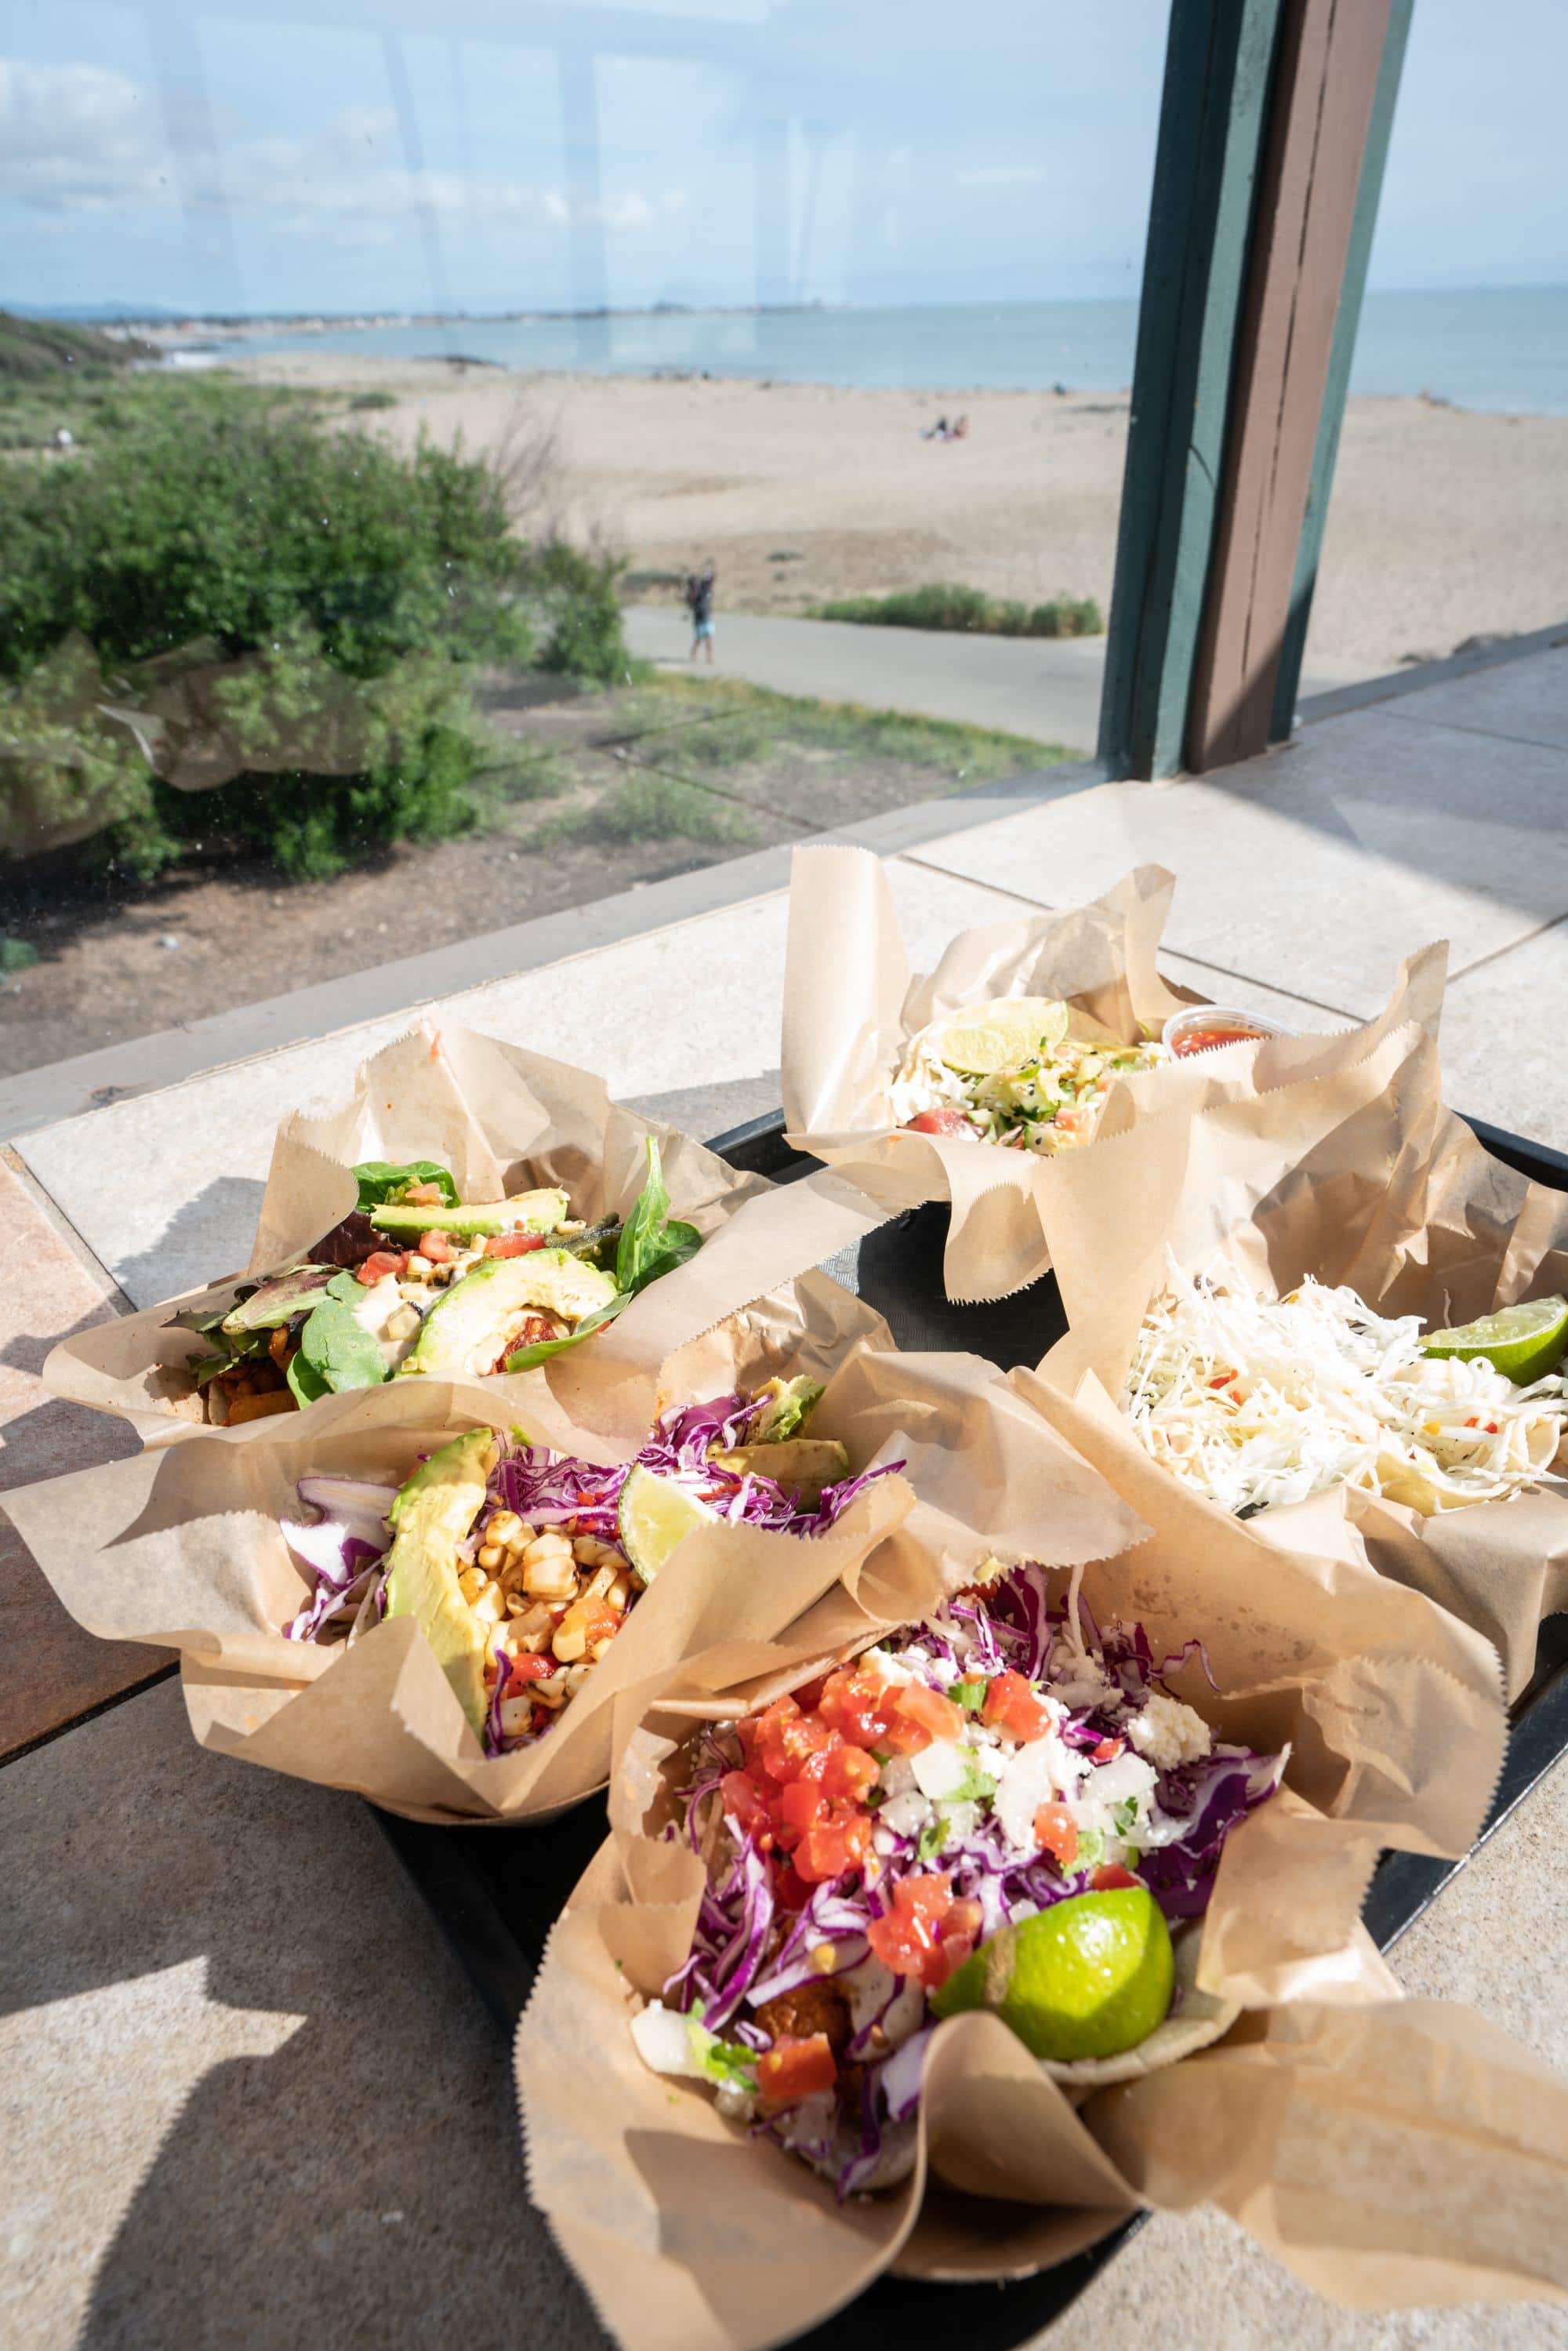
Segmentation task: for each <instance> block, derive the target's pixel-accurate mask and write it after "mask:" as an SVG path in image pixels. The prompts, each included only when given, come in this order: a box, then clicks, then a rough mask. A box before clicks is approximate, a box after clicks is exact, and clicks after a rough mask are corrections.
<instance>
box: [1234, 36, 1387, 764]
mask: <svg viewBox="0 0 1568 2351" xmlns="http://www.w3.org/2000/svg"><path fill="white" fill-rule="evenodd" d="M1414 7H1415V0H1393V6H1392V8H1391V9H1390V11H1389V17H1388V38H1387V40H1386V42H1385V46H1384V51H1383V63H1382V66H1381V67H1380V68H1379V70H1378V76H1377V94H1376V96H1375V99H1373V102H1372V120H1371V122H1370V124H1369V125H1368V127H1367V133H1366V149H1365V152H1364V156H1363V158H1362V165H1361V179H1360V182H1359V183H1358V185H1357V188H1356V196H1355V218H1354V223H1353V224H1352V226H1351V232H1350V248H1349V251H1348V252H1347V254H1346V256H1345V265H1344V278H1343V284H1342V286H1341V287H1340V298H1339V316H1338V318H1337V319H1335V321H1334V338H1333V352H1332V354H1331V355H1330V359H1329V371H1328V379H1327V381H1326V383H1325V384H1324V387H1323V406H1322V416H1321V418H1320V419H1319V422H1318V439H1317V446H1316V448H1315V450H1314V451H1313V454H1312V487H1311V489H1310V490H1309V491H1308V493H1307V512H1306V519H1305V521H1304V522H1303V523H1302V525H1301V543H1300V545H1299V547H1298V548H1297V550H1296V575H1295V579H1294V581H1293V583H1292V585H1291V616H1290V620H1289V621H1288V622H1287V623H1286V628H1285V642H1284V651H1283V653H1281V658H1280V674H1279V677H1278V679H1277V681H1276V683H1275V687H1274V707H1273V711H1272V714H1271V716H1270V722H1269V739H1270V742H1273V743H1282V742H1284V741H1285V740H1286V738H1287V737H1288V736H1289V735H1290V732H1291V726H1292V725H1293V724H1294V721H1295V716H1296V695H1297V692H1298V690H1299V688H1300V685H1301V655H1302V653H1303V651H1304V649H1305V646H1306V642H1307V624H1308V622H1310V621H1311V619H1312V595H1313V591H1314V590H1315V589H1316V587H1317V584H1318V559H1319V558H1320V556H1321V555H1322V545H1323V525H1324V524H1325V522H1326V521H1327V519H1328V507H1329V494H1330V492H1331V491H1332V489H1333V475H1334V465H1335V462H1336V460H1337V458H1338V456H1339V434H1340V426H1341V425H1342V424H1343V422H1344V403H1345V394H1346V392H1347V391H1348V390H1349V386H1350V369H1351V361H1352V360H1353V359H1354V356H1355V338H1356V330H1357V329H1358V328H1359V327H1360V324H1361V298H1362V296H1363V295H1364V292H1365V290H1366V264H1367V259H1368V256H1369V255H1370V254H1371V251H1372V233H1373V230H1374V229H1375V227H1376V225H1377V204H1378V199H1379V197H1380V196H1381V195H1382V193H1383V167H1384V165H1385V163H1386V162H1387V161H1388V137H1389V132H1390V130H1391V128H1392V126H1393V122H1394V107H1395V101H1396V99H1397V98H1398V95H1399V77H1400V74H1401V72H1402V71H1403V69H1404V65H1405V45H1406V41H1407V39H1408V37H1409V33H1410V18H1411V15H1412V13H1413V10H1414Z"/></svg>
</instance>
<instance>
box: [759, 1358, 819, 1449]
mask: <svg viewBox="0 0 1568 2351" xmlns="http://www.w3.org/2000/svg"><path fill="white" fill-rule="evenodd" d="M821 1393H822V1383H821V1380H813V1379H810V1378H808V1376H807V1375H806V1374H805V1373H804V1372H799V1373H797V1374H796V1375H795V1377H794V1378H793V1379H792V1380H764V1381H763V1383H762V1385H761V1386H760V1387H759V1388H758V1391H757V1393H756V1395H754V1396H753V1397H752V1399H751V1402H752V1415H751V1435H750V1437H749V1439H748V1440H747V1441H748V1442H749V1443H750V1444H752V1445H781V1444H782V1443H783V1441H784V1439H785V1438H786V1437H799V1436H800V1432H801V1430H802V1429H803V1428H804V1427H805V1426H806V1423H807V1422H808V1421H809V1420H810V1417H811V1415H812V1414H813V1413H814V1412H815V1411H816V1409H817V1402H818V1399H819V1397H820V1396H821Z"/></svg>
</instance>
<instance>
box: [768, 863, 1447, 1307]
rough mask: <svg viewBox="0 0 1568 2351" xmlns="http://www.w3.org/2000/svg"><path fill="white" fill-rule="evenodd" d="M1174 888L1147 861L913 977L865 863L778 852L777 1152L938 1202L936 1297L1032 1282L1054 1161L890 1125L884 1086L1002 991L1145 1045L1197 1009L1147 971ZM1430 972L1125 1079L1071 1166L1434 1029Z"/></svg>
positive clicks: (973, 942) (913, 1198)
mask: <svg viewBox="0 0 1568 2351" xmlns="http://www.w3.org/2000/svg"><path fill="white" fill-rule="evenodd" d="M1175 886H1176V885H1175V881H1174V878H1173V876H1172V875H1171V874H1169V873H1167V872H1166V871H1165V870H1164V869H1163V868H1162V867H1160V866H1157V865H1145V866H1139V867H1138V868H1137V869H1136V870H1135V871H1134V872H1131V873H1128V874H1126V875H1125V876H1124V878H1123V880H1122V881H1120V882H1119V883H1117V884H1116V886H1115V887H1114V889H1113V890H1110V891H1108V892H1107V893H1106V894H1105V896H1104V897H1103V898H1100V899H1096V900H1095V901H1094V903H1093V904H1092V905H1088V906H1080V907H1074V908H1073V909H1071V911H1069V912H1065V913H1061V914H1039V915H1035V916H1032V917H1030V919H1028V920H1022V921H1019V922H1016V923H997V924H989V925H984V926H982V927H980V928H978V929H976V930H970V931H964V932H961V933H960V934H959V935H958V936H957V937H956V939H954V941H953V942H952V944H951V946H949V947H948V948H947V951H946V954H945V955H944V956H943V957H942V960H941V962H940V963H939V964H938V965H937V967H936V970H935V971H934V972H932V973H930V974H929V975H928V976H925V977H914V976H912V975H911V972H910V969H909V964H908V959H907V956H906V955H905V952H904V940H903V935H902V933H901V931H900V928H899V923H898V914H897V910H896V908H895V906H894V899H893V893H892V891H891V889H890V888H889V886H888V883H887V877H886V875H885V873H884V872H883V867H882V863H881V861H880V860H879V859H878V858H876V857H874V856H873V855H872V854H871V853H870V852H867V851H865V850H859V849H847V848H821V849H798V850H797V851H796V852H795V856H794V864H793V870H792V875H791V882H790V893H789V955H788V962H787V967H786V973H785V987H784V1040H783V1092H784V1116H785V1123H786V1126H787V1128H788V1130H789V1142H790V1143H791V1144H794V1145H795V1146H796V1147H797V1148H798V1149H800V1150H802V1151H809V1152H810V1153H812V1154H813V1155H814V1156H815V1157H817V1158H819V1159H821V1160H825V1161H826V1162H827V1163H828V1165H831V1166H834V1167H837V1168H838V1169H839V1171H840V1172H841V1174H842V1175H845V1176H847V1177H848V1178H849V1180H850V1181H851V1182H852V1183H853V1184H855V1185H858V1186H860V1188H861V1189H862V1191H864V1192H866V1193H868V1194H869V1195H870V1196H872V1197H873V1199H876V1200H879V1201H883V1202H885V1203H886V1204H887V1206H888V1207H889V1208H890V1209H904V1208H911V1207H918V1206H920V1205H921V1203H923V1202H925V1201H927V1200H947V1201H949V1202H950V1203H951V1207H952V1219H951V1224H950V1226H949V1229H948V1238H947V1247H946V1258H945V1261H944V1273H945V1278H946V1290H947V1295H948V1296H949V1297H950V1298H953V1299H958V1300H964V1301H983V1300H988V1299H995V1298H1005V1297H1008V1296H1009V1295H1010V1294H1011V1293H1012V1292H1013V1291H1014V1290H1021V1289H1023V1288H1025V1287H1026V1286H1027V1285H1028V1284H1029V1283H1030V1282H1032V1281H1035V1280H1039V1278H1040V1275H1041V1274H1042V1273H1044V1272H1045V1271H1046V1270H1048V1268H1049V1266H1050V1265H1051V1243H1050V1237H1049V1235H1048V1234H1047V1233H1046V1231H1045V1229H1044V1227H1043V1220H1042V1217H1041V1214H1040V1186H1041V1183H1042V1180H1043V1177H1044V1175H1045V1172H1046V1171H1047V1170H1048V1169H1049V1168H1050V1167H1051V1166H1052V1165H1055V1164H1056V1163H1055V1162H1054V1161H1052V1160H1049V1159H1042V1158H1039V1157H1036V1156H1035V1155H1033V1154H1031V1153H1028V1152H1021V1151H1004V1150H999V1149H996V1148H988V1147H987V1146H986V1145H984V1144H976V1143H974V1142H972V1141H969V1140H967V1139H965V1138H963V1137H956V1138H955V1137H953V1136H945V1135H928V1134H910V1133H907V1132H904V1131H901V1130H899V1129H898V1128H896V1127H894V1125H893V1123H892V1106H891V1102H890V1098H889V1089H890V1086H891V1084H892V1082H893V1080H894V1076H895V1075H896V1072H897V1071H898V1068H899V1065H900V1063H901V1062H902V1061H903V1059H904V1051H905V1049H906V1047H907V1045H908V1043H909V1040H911V1038H912V1037H914V1036H915V1034H916V1032H917V1031H918V1030H920V1029H924V1028H925V1026H926V1025H927V1023H928V1022H930V1021H932V1020H935V1019H939V1018H940V1017H941V1016H942V1015H943V1014H945V1013H951V1012H956V1011H957V1010H959V1009H960V1008H962V1007H963V1006H965V1005H967V1004H974V1003H977V1002H980V1001H982V1000H984V999H985V998H988V997H995V996H1009V995H1014V996H1016V995H1030V996H1051V997H1057V998H1061V999H1063V1000H1064V1001H1065V1002H1067V1003H1068V1004H1070V1005H1071V1007H1072V1008H1073V1010H1074V1012H1075V1013H1077V1014H1078V1015H1079V1016H1080V1017H1081V1019H1083V1020H1086V1021H1089V1022H1092V1023H1095V1024H1097V1025H1098V1027H1099V1028H1100V1029H1102V1030H1103V1032H1104V1033H1105V1034H1106V1035H1107V1037H1109V1038H1113V1039H1114V1040H1116V1041H1118V1042H1119V1043H1123V1044H1134V1043H1136V1042H1137V1041H1138V1040H1140V1039H1142V1038H1145V1037H1149V1036H1157V1035H1158V1034H1159V1031H1160V1029H1161V1028H1162V1026H1163V1025H1164V1023H1165V1021H1166V1019H1168V1017H1169V1016H1170V1014H1171V1013H1173V1012H1176V1011H1178V1010H1179V1009H1180V1008H1181V1007H1182V1006H1183V1005H1184V1004H1192V1003H1201V1002H1202V1001H1203V1000H1204V999H1203V998H1200V997H1198V996H1197V995H1195V994H1194V993H1193V991H1192V990H1190V989H1188V988H1183V987H1173V986H1172V985H1171V984H1170V983H1169V982H1167V981H1166V980H1165V979H1163V978H1162V977H1160V974H1159V971H1158V969H1157V967H1156V961H1155V956H1156V950H1157V948H1158V946H1159V941H1160V935H1161V934H1162V932H1163V931H1164V928H1165V924H1166V915H1167V914H1168V913H1169V910H1170V902H1171V896H1172V893H1173V891H1174V889H1175ZM1446 964H1447V949H1446V947H1443V946H1436V947H1428V948H1427V949H1426V950H1424V951H1423V953H1422V954H1421V955H1419V956H1413V957H1411V958H1410V959H1409V960H1408V961H1407V962H1406V964H1405V965H1404V966H1403V967H1401V970H1400V974H1399V978H1398V981H1397V983H1396V987H1395V990H1394V994H1393V997H1392V998H1391V999H1390V1002H1389V1004H1388V1006H1387V1008H1385V1011H1384V1012H1383V1013H1382V1014H1380V1015H1379V1016H1378V1018H1377V1019H1375V1020H1374V1021H1371V1022H1368V1023H1366V1024H1364V1026H1361V1027H1356V1028H1353V1029H1344V1030H1342V1031H1340V1032H1338V1033H1337V1034H1335V1035H1333V1036H1331V1037H1316V1036H1314V1037H1278V1038H1270V1039H1269V1040H1267V1041H1266V1042H1265V1043H1264V1044H1263V1045H1261V1046H1258V1047H1253V1046H1249V1045H1235V1046H1228V1047H1226V1048H1224V1049H1223V1050H1219V1051H1216V1052H1213V1053H1206V1054H1203V1055H1201V1056H1193V1057H1191V1058H1189V1059H1188V1060H1187V1061H1176V1062H1173V1063H1171V1064H1168V1065H1162V1066H1161V1067H1159V1068H1157V1069H1153V1070H1148V1071H1140V1072H1139V1073H1137V1075H1135V1076H1134V1078H1132V1079H1131V1080H1130V1081H1123V1082H1122V1083H1119V1084H1118V1085H1117V1086H1115V1087H1114V1088H1113V1090H1112V1093H1111V1095H1110V1097H1109V1099H1108V1100H1107V1102H1106V1104H1105V1107H1104V1110H1103V1113H1102V1117H1101V1122H1100V1127H1099V1131H1098V1139H1097V1141H1096V1143H1095V1144H1091V1145H1090V1146H1089V1154H1090V1155H1092V1154H1093V1153H1095V1152H1096V1151H1097V1150H1098V1148H1099V1144H1100V1142H1101V1141H1106V1140H1109V1139H1110V1138H1112V1137H1113V1136H1114V1135H1115V1134H1119V1133H1121V1132H1123V1131H1124V1129H1125V1128H1127V1127H1129V1126H1131V1125H1132V1124H1134V1123H1135V1122H1136V1121H1137V1120H1139V1119H1141V1118H1144V1117H1146V1116H1149V1115H1152V1114H1154V1113H1156V1112H1158V1111H1159V1110H1160V1109H1161V1108H1163V1107H1165V1106H1166V1105H1176V1106H1181V1107H1186V1108H1194V1109H1196V1108H1204V1107H1207V1106H1209V1105H1211V1104H1214V1103H1217V1102H1226V1101H1233V1100H1246V1099H1250V1098H1252V1097H1253V1096H1254V1095H1256V1094H1258V1093H1260V1092H1268V1091H1270V1090H1271V1089H1273V1088H1275V1087H1278V1086H1281V1085H1284V1084H1287V1083H1290V1082H1291V1081H1294V1080H1297V1079H1300V1078H1303V1077H1309V1076H1313V1075H1316V1074H1318V1073H1320V1072H1321V1071H1324V1070H1328V1069H1334V1068H1338V1067H1341V1066H1343V1065H1344V1064H1346V1063H1347V1062H1351V1061H1357V1060H1360V1059H1361V1058H1362V1057H1363V1056H1364V1054H1365V1053H1367V1052H1368V1051H1370V1050H1372V1049H1373V1048H1374V1047H1375V1045H1376V1044H1377V1043H1378V1042H1379V1041H1380V1040H1381V1039H1382V1038H1383V1037H1384V1036H1385V1034H1387V1033H1388V1031H1389V1030H1390V1029H1394V1028H1397V1027H1399V1026H1401V1025H1402V1024H1404V1023H1405V1022H1406V1021H1411V1020H1414V1021H1417V1022H1420V1023H1421V1024H1423V1025H1424V1026H1426V1027H1427V1028H1428V1029H1431V1030H1432V1032H1433V1033H1434V1034H1435V1033H1436V1029H1437V1019H1438V1015H1439V1012H1440V1009H1441V1005H1442V993H1443V978H1444V972H1445V969H1446ZM1068 1156H1071V1157H1072V1158H1073V1159H1076V1160H1078V1161H1082V1159H1083V1158H1084V1157H1085V1153H1084V1152H1082V1151H1078V1152H1074V1153H1071V1154H1070V1155H1068Z"/></svg>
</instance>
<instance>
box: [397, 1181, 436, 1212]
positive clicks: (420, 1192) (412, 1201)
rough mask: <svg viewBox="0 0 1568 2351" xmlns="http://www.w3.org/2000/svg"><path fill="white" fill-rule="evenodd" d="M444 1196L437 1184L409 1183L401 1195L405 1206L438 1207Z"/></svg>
mask: <svg viewBox="0 0 1568 2351" xmlns="http://www.w3.org/2000/svg"><path fill="white" fill-rule="evenodd" d="M445 1197H446V1195H445V1193H444V1191H443V1190H442V1188H441V1186H440V1185H439V1184H410V1185H409V1186H408V1187H407V1189H406V1190H405V1191H404V1193H403V1196H402V1202H403V1206H404V1207H409V1208H438V1207H440V1206H441V1203H442V1201H443V1200H444V1198H445Z"/></svg>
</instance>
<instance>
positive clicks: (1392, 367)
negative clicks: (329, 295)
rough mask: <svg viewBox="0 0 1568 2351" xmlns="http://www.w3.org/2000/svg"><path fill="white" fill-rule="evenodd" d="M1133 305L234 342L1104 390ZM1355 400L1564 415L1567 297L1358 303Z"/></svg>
mask: <svg viewBox="0 0 1568 2351" xmlns="http://www.w3.org/2000/svg"><path fill="white" fill-rule="evenodd" d="M1136 333H1137V306H1136V304H1135V303H1133V302H1017V303H976V304H973V305H967V304H966V305H959V304H950V305H946V306H942V305H932V306H930V307H929V308H906V309H852V308H843V309H831V310H830V309H821V310H774V311H728V310H679V311H662V312H655V313H653V314H651V315H646V316H636V317H631V316H623V317H619V318H601V319H570V318H569V319H488V320H486V319H455V320H452V321H450V322H447V323H444V324H418V323H416V324H412V325H401V326H384V327H358V328H355V327H327V328H324V329H321V330H319V331H313V332H310V333H305V334H299V333H288V334H271V335H263V336H258V337H250V336H247V337H246V339H245V344H244V348H246V349H247V350H263V351H296V350H298V351H311V350H333V351H354V352H359V353H362V354H363V355H364V356H365V357H367V358H371V357H374V358H382V359H423V358H431V357H454V356H459V355H464V356H468V357H471V358H474V359H479V360H491V361H493V362H494V363H496V364H497V365H499V366H502V367H508V368H525V369H563V368H580V369H589V370H591V371H594V372H602V373H609V374H617V375H646V374H651V373H653V372H654V371H659V370H671V371H691V372H694V373H695V372H698V371H703V370H706V371H707V372H708V373H709V374H711V375H719V376H745V377H751V378H756V379H768V380H771V381H775V382H779V383H831V384H845V385H854V386H860V387H862V388H865V389H872V388H878V387H904V388H907V389H909V390H913V391H929V392H937V393H944V394H953V395H956V393H957V392H960V391H961V390H964V389H974V390H981V389H986V390H993V391H1039V390H1045V389H1049V388H1050V387H1051V385H1053V384H1058V383H1060V384H1065V385H1066V386H1067V387H1068V389H1069V390H1070V391H1073V392H1091V391H1094V392H1115V391H1120V390H1123V389H1124V388H1125V387H1126V386H1127V385H1128V384H1129V383H1130V382H1131V381H1132V374H1133V351H1134V340H1135V337H1136ZM1351 390H1352V391H1353V392H1383V393H1401V392H1403V393H1415V392H1428V393H1430V394H1431V395H1432V396H1433V397H1434V398H1436V399H1439V400H1446V401H1449V402H1452V403H1453V404H1454V405H1455V406H1456V407H1459V408H1479V409H1492V410H1517V411H1525V412H1533V413H1540V414H1552V415H1563V414H1568V287H1564V286H1534V287H1492V288H1488V289H1484V290H1479V291H1473V292H1459V293H1447V292H1437V293H1419V294H1369V295H1368V296H1367V298H1366V300H1365V303H1364V307H1363V310H1362V319H1361V331H1360V334H1359V336H1358V337H1357V340H1356V352H1355V364H1354V370H1353V372H1352V376H1351Z"/></svg>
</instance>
